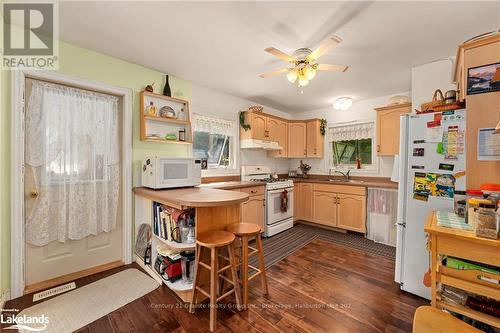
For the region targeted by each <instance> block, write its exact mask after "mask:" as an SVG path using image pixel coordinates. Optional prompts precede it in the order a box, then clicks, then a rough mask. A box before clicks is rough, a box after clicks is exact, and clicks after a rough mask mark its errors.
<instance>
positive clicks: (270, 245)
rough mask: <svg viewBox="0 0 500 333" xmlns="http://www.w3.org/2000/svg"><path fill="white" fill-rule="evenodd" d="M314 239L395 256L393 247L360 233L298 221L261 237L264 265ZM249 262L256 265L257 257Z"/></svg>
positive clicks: (282, 257)
mask: <svg viewBox="0 0 500 333" xmlns="http://www.w3.org/2000/svg"><path fill="white" fill-rule="evenodd" d="M314 239H321V240H323V241H326V242H330V243H334V244H338V245H343V246H347V247H351V248H353V249H356V250H361V251H364V252H367V253H370V254H375V255H379V256H382V257H384V258H387V259H391V260H395V257H396V248H395V247H392V246H388V245H385V244H380V243H375V242H374V241H372V240H369V239H367V238H365V237H364V236H363V235H361V234H357V233H352V232H348V233H342V232H337V231H333V230H328V229H323V228H320V227H315V226H311V225H306V224H300V223H299V224H297V225H295V226H294V227H293V228H291V229H288V230H286V231H283V232H282V233H279V234H277V235H275V236H272V237H269V238H264V239H263V241H262V243H263V247H264V261H265V263H266V267H270V266H272V265H274V264H275V263H277V262H278V261H280V260H282V259H284V258H286V257H287V256H288V255H290V254H292V253H293V252H295V251H297V250H299V249H301V248H303V247H304V246H306V245H307V244H309V243H310V242H312V241H313V240H314ZM250 263H251V265H253V266H256V267H257V266H258V264H257V257H255V256H254V257H252V258H250Z"/></svg>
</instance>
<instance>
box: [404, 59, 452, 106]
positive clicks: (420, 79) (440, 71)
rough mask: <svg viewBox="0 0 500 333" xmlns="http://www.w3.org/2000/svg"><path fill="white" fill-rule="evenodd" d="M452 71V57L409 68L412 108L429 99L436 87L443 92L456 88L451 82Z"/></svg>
mask: <svg viewBox="0 0 500 333" xmlns="http://www.w3.org/2000/svg"><path fill="white" fill-rule="evenodd" d="M453 72H454V57H453V58H448V59H442V60H436V61H434V62H430V63H427V64H423V65H420V66H416V67H413V68H412V70H411V91H412V96H411V100H412V101H411V102H412V106H413V109H420V106H421V105H422V103H425V102H429V101H431V99H432V95H433V94H434V91H436V89H441V91H442V92H443V94H444V93H445V92H446V91H447V90H454V89H457V87H456V85H455V84H454V83H453V82H452V81H453V78H452V75H453Z"/></svg>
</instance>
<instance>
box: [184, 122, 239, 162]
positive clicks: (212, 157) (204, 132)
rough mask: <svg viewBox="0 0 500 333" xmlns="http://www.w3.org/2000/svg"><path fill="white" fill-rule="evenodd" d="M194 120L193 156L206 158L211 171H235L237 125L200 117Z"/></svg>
mask: <svg viewBox="0 0 500 333" xmlns="http://www.w3.org/2000/svg"><path fill="white" fill-rule="evenodd" d="M193 119H194V122H193V127H194V131H193V132H194V139H193V156H194V157H195V158H202V159H205V158H206V159H207V162H208V168H209V169H234V168H235V165H234V149H235V147H234V145H235V142H234V137H235V135H234V134H235V123H234V122H233V121H229V120H224V119H217V118H208V117H204V116H200V115H194V117H193Z"/></svg>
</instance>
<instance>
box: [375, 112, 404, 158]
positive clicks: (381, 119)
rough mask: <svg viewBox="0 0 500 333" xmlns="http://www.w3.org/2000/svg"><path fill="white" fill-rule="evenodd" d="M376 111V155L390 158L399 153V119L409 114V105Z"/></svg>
mask: <svg viewBox="0 0 500 333" xmlns="http://www.w3.org/2000/svg"><path fill="white" fill-rule="evenodd" d="M375 111H377V155H379V156H390V155H396V154H398V152H399V118H400V116H401V115H402V114H405V113H410V112H411V103H404V104H398V105H391V106H384V107H380V108H376V109H375Z"/></svg>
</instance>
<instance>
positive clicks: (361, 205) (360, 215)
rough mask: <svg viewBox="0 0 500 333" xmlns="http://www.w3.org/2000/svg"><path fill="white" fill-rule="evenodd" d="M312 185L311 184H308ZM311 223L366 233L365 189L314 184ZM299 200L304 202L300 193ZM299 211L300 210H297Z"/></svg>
mask: <svg viewBox="0 0 500 333" xmlns="http://www.w3.org/2000/svg"><path fill="white" fill-rule="evenodd" d="M309 185H313V184H309ZM312 198H313V216H312V219H311V220H306V219H303V218H302V219H303V220H306V221H311V222H314V223H318V224H322V225H325V226H329V227H336V228H340V229H345V230H352V231H356V232H362V233H366V188H365V187H363V186H351V185H337V184H314V185H313V188H312ZM300 199H301V200H305V194H304V193H302V197H301V198H300ZM299 209H300V208H299Z"/></svg>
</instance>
